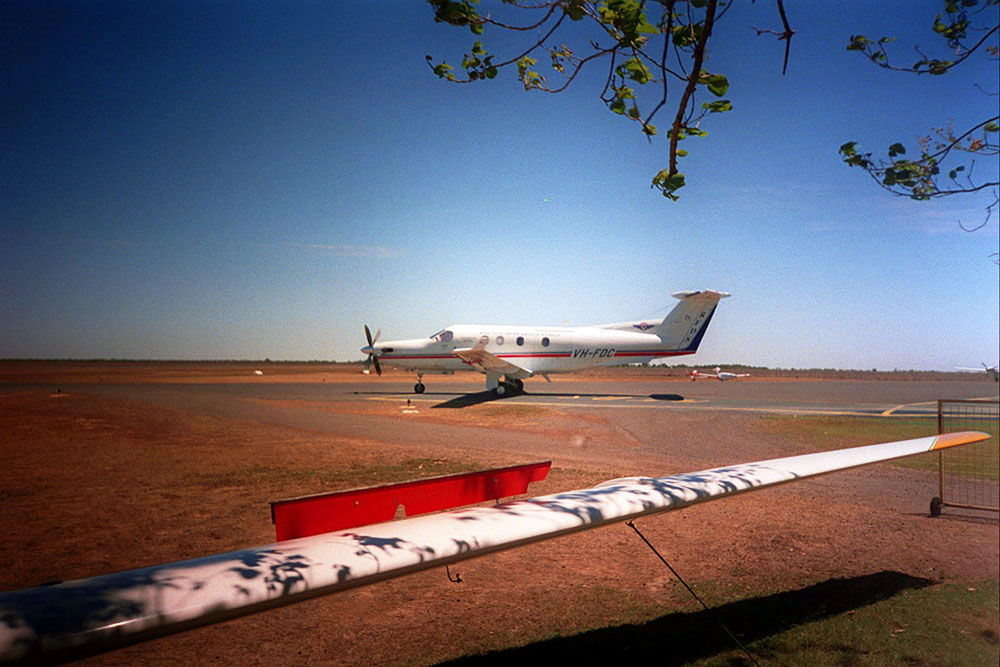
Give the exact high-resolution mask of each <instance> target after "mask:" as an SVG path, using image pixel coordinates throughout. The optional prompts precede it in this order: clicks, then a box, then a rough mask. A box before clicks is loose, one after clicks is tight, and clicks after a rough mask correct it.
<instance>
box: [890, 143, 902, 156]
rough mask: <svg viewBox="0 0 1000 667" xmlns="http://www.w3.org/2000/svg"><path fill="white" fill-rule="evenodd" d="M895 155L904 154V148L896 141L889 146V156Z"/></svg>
mask: <svg viewBox="0 0 1000 667" xmlns="http://www.w3.org/2000/svg"><path fill="white" fill-rule="evenodd" d="M897 155H906V148H905V147H904V146H903V144H901V143H898V142H897V143H895V144H893V145H892V146H889V157H896V156H897Z"/></svg>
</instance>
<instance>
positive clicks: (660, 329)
mask: <svg viewBox="0 0 1000 667" xmlns="http://www.w3.org/2000/svg"><path fill="white" fill-rule="evenodd" d="M673 296H674V298H675V299H680V303H678V304H677V305H676V306H674V309H673V310H671V311H670V314H669V315H667V316H666V317H664V318H663V321H662V322H661V323H660V324H659V325H658V326H657V327H656V329H655V330H654V331H653V333H655V334H656V335H657V336H659V337H660V339H661V340H663V342H664V343H665V344H666V345H668V346H672V347H674V348H675V349H676V350H678V351H684V352H695V351H696V350H697V349H698V346H699V345H700V344H701V339H702V336H704V335H705V331H706V330H707V329H708V323H709V322H711V321H712V315H714V314H715V308H716V306H718V305H719V300H720V299H724V298H726V297H727V296H729V293H728V292H716V291H715V290H700V291H697V292H675V293H674V294H673Z"/></svg>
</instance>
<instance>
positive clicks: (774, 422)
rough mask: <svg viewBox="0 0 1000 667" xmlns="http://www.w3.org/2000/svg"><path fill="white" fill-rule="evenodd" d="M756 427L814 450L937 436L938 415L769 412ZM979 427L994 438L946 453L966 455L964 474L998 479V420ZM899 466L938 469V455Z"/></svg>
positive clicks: (912, 457)
mask: <svg viewBox="0 0 1000 667" xmlns="http://www.w3.org/2000/svg"><path fill="white" fill-rule="evenodd" d="M755 428H756V429H757V430H758V431H759V432H761V433H766V434H768V435H778V436H781V437H782V438H785V439H787V440H789V441H790V442H795V443H801V444H803V445H807V446H808V447H809V448H810V450H811V451H820V450H829V449H840V448H844V447H859V446H861V445H870V444H875V443H878V442H891V441H893V440H908V439H910V438H922V437H926V436H929V435H937V428H938V427H937V418H936V417H928V418H902V419H901V418H887V417H839V416H818V417H813V416H807V417H796V416H786V415H765V416H763V417H761V419H760V420H759V421H758V422H756V424H755ZM974 428H975V430H977V431H984V432H986V433H991V434H992V435H993V436H994V437H993V438H992V439H990V440H987V441H985V442H982V443H977V444H974V445H967V446H965V447H963V448H961V449H960V450H952V451H949V452H946V456H954V455H957V454H959V453H961V454H962V457H963V460H969V461H972V462H973V463H971V464H969V465H965V466H964V467H963V469H962V473H963V474H965V475H970V476H973V477H977V478H982V479H992V480H996V479H997V478H998V470H1000V460H998V451H1000V449H998V447H997V440H996V435H997V433H996V432H997V426H996V422H991V421H988V420H984V421H983V422H981V423H978V422H977V423H976V425H975V427H974ZM894 463H895V464H896V465H900V466H903V467H906V468H914V469H917V470H927V471H933V472H937V470H938V455H937V454H936V453H929V454H924V455H920V456H911V457H909V458H905V459H900V460H899V461H894Z"/></svg>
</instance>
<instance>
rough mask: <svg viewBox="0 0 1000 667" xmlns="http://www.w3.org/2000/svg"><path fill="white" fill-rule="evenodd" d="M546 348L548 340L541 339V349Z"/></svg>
mask: <svg viewBox="0 0 1000 667" xmlns="http://www.w3.org/2000/svg"><path fill="white" fill-rule="evenodd" d="M548 346H549V339H548V338H543V339H542V347H548Z"/></svg>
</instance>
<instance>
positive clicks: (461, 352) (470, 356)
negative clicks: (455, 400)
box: [454, 347, 534, 380]
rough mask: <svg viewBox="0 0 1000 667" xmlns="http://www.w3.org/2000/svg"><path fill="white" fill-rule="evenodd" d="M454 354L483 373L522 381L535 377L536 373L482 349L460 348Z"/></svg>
mask: <svg viewBox="0 0 1000 667" xmlns="http://www.w3.org/2000/svg"><path fill="white" fill-rule="evenodd" d="M454 352H455V356H456V357H458V358H459V359H461V360H462V361H464V362H465V363H467V364H469V365H470V366H472V367H473V368H475V369H476V370H478V371H480V372H481V373H487V372H488V373H497V374H499V375H506V376H507V377H509V378H514V379H521V380H523V379H524V378H529V377H531V376H532V375H534V373H532V372H531V371H529V370H528V369H527V368H522V367H521V366H518V365H517V364H512V363H510V362H509V361H504V360H503V359H501V358H500V357H498V356H497V355H495V354H493V353H491V352H487V351H486V350H485V349H483V348H482V347H460V348H458V349H456V350H455V351H454Z"/></svg>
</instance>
